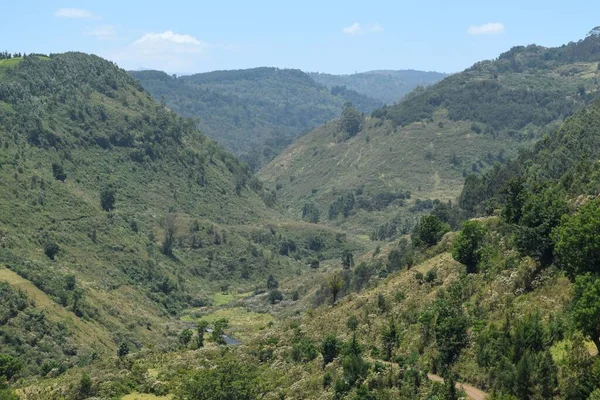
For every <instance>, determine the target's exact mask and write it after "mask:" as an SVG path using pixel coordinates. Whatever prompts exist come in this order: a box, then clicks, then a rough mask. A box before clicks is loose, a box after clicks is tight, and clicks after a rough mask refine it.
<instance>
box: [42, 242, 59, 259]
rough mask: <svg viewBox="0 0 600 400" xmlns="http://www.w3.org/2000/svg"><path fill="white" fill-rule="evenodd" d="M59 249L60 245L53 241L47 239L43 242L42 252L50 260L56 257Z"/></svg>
mask: <svg viewBox="0 0 600 400" xmlns="http://www.w3.org/2000/svg"><path fill="white" fill-rule="evenodd" d="M59 251H60V247H59V246H58V244H57V243H56V242H54V241H47V242H46V244H44V254H45V255H46V256H47V257H48V258H49V259H51V260H54V257H56V255H57V254H58V252H59Z"/></svg>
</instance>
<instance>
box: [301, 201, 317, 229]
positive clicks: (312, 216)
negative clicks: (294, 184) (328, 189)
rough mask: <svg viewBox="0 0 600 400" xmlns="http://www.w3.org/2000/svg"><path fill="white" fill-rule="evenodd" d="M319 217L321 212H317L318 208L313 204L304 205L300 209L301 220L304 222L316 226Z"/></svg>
mask: <svg viewBox="0 0 600 400" xmlns="http://www.w3.org/2000/svg"><path fill="white" fill-rule="evenodd" d="M320 215H321V212H320V211H319V208H318V207H317V206H316V205H315V203H312V202H310V203H306V204H304V206H303V207H302V219H303V220H304V221H308V222H311V223H313V224H316V223H317V222H319V217H320Z"/></svg>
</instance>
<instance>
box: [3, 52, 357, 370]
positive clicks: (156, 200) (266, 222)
mask: <svg viewBox="0 0 600 400" xmlns="http://www.w3.org/2000/svg"><path fill="white" fill-rule="evenodd" d="M1 61H2V62H1V63H0V281H2V282H0V303H2V307H0V308H1V309H2V312H0V318H1V319H0V320H1V322H2V323H1V324H0V336H2V337H3V340H2V342H1V343H0V353H2V354H5V355H7V356H11V357H17V358H20V359H21V363H22V364H23V368H22V369H20V372H18V373H17V375H16V376H17V377H19V376H21V377H27V376H32V375H41V376H46V375H47V374H50V375H56V374H60V373H62V372H63V371H65V370H66V369H68V368H70V367H72V366H74V365H85V364H87V363H89V362H92V361H93V360H95V359H97V358H98V357H99V356H100V357H104V356H105V355H106V354H115V351H116V349H117V347H119V346H126V347H128V348H129V349H131V350H134V349H139V348H148V347H150V348H154V349H169V348H173V347H174V346H176V345H177V343H178V335H179V332H180V331H181V330H182V329H183V328H184V327H185V321H183V320H182V319H181V317H182V315H183V313H184V311H188V310H190V309H195V310H204V311H206V310H208V309H207V308H206V307H211V306H218V305H219V304H222V303H223V302H226V301H225V300H224V299H234V298H238V297H252V296H253V293H254V291H255V290H257V292H260V291H261V290H263V291H264V290H265V289H263V288H264V287H265V283H266V282H267V278H268V277H269V276H270V275H272V276H273V278H271V280H273V279H275V278H278V279H284V278H286V277H287V276H289V275H294V276H302V275H310V273H311V271H313V270H312V269H311V268H310V266H309V264H310V263H312V262H313V261H314V260H318V259H321V260H326V259H329V258H339V257H340V256H341V254H342V251H343V249H344V248H346V249H353V250H359V249H361V248H362V243H360V242H358V241H356V240H354V239H353V238H347V237H346V236H345V235H342V234H341V233H340V232H338V231H334V230H330V229H326V228H322V227H318V226H315V225H313V224H308V223H298V222H294V221H289V220H285V219H283V218H281V217H280V216H279V214H278V212H277V211H275V210H274V208H273V207H274V206H275V204H276V198H275V194H274V193H273V192H271V191H269V190H267V189H264V188H263V187H262V184H261V183H260V182H259V181H258V180H257V179H256V177H254V176H253V175H252V173H251V172H250V171H249V169H248V167H247V166H246V165H245V164H242V163H240V162H239V161H238V160H237V159H236V158H235V157H234V156H232V155H231V154H229V153H227V152H225V151H224V150H223V149H222V148H221V147H220V146H219V145H217V144H216V143H215V142H214V141H212V140H211V139H209V138H208V137H206V136H204V135H203V134H201V133H200V132H199V131H198V130H197V128H196V126H195V124H194V123H193V121H190V120H186V119H184V118H182V117H180V116H178V115H177V114H175V113H173V112H171V111H170V110H168V109H167V108H166V107H164V105H161V104H160V103H158V102H157V101H155V100H154V99H153V98H152V97H151V96H150V94H149V93H147V92H146V91H145V90H144V89H143V88H142V87H141V86H140V85H139V83H138V82H137V81H136V80H135V79H134V78H132V77H130V76H129V75H128V74H127V73H126V72H125V71H123V70H121V69H119V68H118V67H116V66H115V65H114V64H113V63H111V62H109V61H106V60H103V59H101V58H99V57H96V56H92V55H87V54H82V53H65V54H52V55H50V56H44V55H28V56H26V57H18V58H11V59H9V60H1ZM4 282H7V284H6V283H4ZM242 293H243V295H241V294H242ZM3 360H4V359H3ZM3 362H4V361H3ZM3 365H4V364H3ZM8 378H11V376H9V377H8Z"/></svg>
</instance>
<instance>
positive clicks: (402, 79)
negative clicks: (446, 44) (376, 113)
mask: <svg viewBox="0 0 600 400" xmlns="http://www.w3.org/2000/svg"><path fill="white" fill-rule="evenodd" d="M309 75H310V76H311V78H313V79H314V80H315V81H317V82H319V83H322V84H323V85H325V86H327V87H328V88H330V89H331V88H334V87H336V86H340V87H343V86H345V87H346V88H348V89H350V90H354V91H356V92H358V93H361V94H364V95H365V96H369V97H371V98H374V99H377V100H379V101H382V102H384V103H386V104H393V103H395V102H397V101H400V100H401V99H402V98H403V97H404V96H405V95H406V94H408V93H409V92H410V91H412V90H413V89H415V88H416V87H417V86H429V85H432V84H434V83H436V82H437V81H440V80H442V79H443V78H445V77H446V76H447V75H448V74H443V73H440V72H426V71H415V70H400V71H392V70H380V71H367V72H360V73H355V74H352V75H332V74H325V73H318V72H311V73H310V74H309Z"/></svg>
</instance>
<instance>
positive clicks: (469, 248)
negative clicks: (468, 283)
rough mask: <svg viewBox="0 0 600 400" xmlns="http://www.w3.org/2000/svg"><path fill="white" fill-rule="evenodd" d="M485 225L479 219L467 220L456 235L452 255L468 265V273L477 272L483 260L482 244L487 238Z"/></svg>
mask: <svg viewBox="0 0 600 400" xmlns="http://www.w3.org/2000/svg"><path fill="white" fill-rule="evenodd" d="M485 233H486V229H485V226H484V225H483V224H482V223H481V222H479V221H467V222H465V223H464V224H463V227H462V230H461V231H460V232H459V234H458V235H457V237H456V241H455V242H454V247H453V248H452V257H454V259H455V260H456V261H458V262H459V263H461V264H464V265H465V266H466V267H467V273H469V274H473V273H475V272H477V265H478V264H479V261H480V260H481V245H482V243H483V239H484V238H485Z"/></svg>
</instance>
